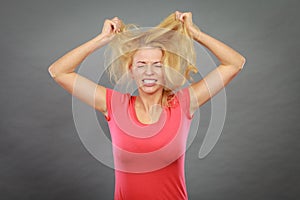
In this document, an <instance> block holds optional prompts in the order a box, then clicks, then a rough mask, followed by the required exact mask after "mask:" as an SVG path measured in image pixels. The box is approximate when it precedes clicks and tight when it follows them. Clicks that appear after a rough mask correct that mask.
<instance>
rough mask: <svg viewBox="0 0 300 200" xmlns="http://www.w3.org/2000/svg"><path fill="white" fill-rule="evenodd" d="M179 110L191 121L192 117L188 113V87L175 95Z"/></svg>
mask: <svg viewBox="0 0 300 200" xmlns="http://www.w3.org/2000/svg"><path fill="white" fill-rule="evenodd" d="M176 96H177V98H178V101H179V103H180V106H181V109H182V110H183V111H184V112H185V114H186V116H187V118H188V119H192V118H193V116H192V115H191V112H190V90H189V87H185V88H183V89H181V90H179V91H178V92H177V93H176Z"/></svg>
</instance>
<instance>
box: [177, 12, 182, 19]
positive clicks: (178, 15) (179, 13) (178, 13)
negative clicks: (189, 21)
mask: <svg viewBox="0 0 300 200" xmlns="http://www.w3.org/2000/svg"><path fill="white" fill-rule="evenodd" d="M181 14H182V13H181V12H179V11H176V12H175V17H176V19H179V18H180V15H181Z"/></svg>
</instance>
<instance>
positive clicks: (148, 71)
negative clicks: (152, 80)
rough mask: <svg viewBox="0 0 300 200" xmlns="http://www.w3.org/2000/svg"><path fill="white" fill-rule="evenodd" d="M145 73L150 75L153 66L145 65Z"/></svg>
mask: <svg viewBox="0 0 300 200" xmlns="http://www.w3.org/2000/svg"><path fill="white" fill-rule="evenodd" d="M145 73H146V74H147V75H152V74H153V68H152V65H147V66H146V72H145Z"/></svg>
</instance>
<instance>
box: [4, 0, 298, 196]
mask: <svg viewBox="0 0 300 200" xmlns="http://www.w3.org/2000/svg"><path fill="white" fill-rule="evenodd" d="M299 6H300V3H299V1H296V0H295V1H291V0H289V1H288V0H282V1H271V0H269V1H267V0H265V1H258V0H255V1H249V0H248V1H245V0H229V1H221V0H219V1H217V0H210V1H208V0H206V1H203V0H201V1H197V0H193V1H182V0H180V1H179V0H152V1H150V0H149V1H138V0H130V1H121V0H119V1H107V2H104V1H79V0H76V1H71V0H59V1H58V0H52V1H46V0H39V1H38V0H36V1H33V0H28V1H15V0H11V1H1V8H0V23H1V33H0V34H1V37H0V41H1V47H0V48H1V68H0V70H1V71H0V72H1V73H0V74H1V79H0V85H1V93H0V94H1V99H0V102H1V104H0V105H1V121H0V123H1V126H0V134H1V135H0V136H1V139H0V159H1V160H0V162H1V163H0V199H1V200H2V199H3V200H14V199H22V200H27V199H28V200H29V199H30V200H35V199H39V200H40V199H43V200H48V199H49V200H50V199H51V200H54V199H55V200H63V199H73V200H77V199H78V200H82V199H85V200H93V199H112V197H113V189H114V174H113V170H112V169H111V168H109V167H106V166H104V165H103V164H101V163H100V162H98V161H97V160H96V159H95V158H94V157H92V156H91V155H90V154H89V152H88V151H87V150H86V149H85V148H84V146H83V145H82V143H81V141H80V139H79V137H78V134H77V132H76V129H75V126H74V121H73V116H72V98H71V95H70V94H68V93H67V92H65V91H64V90H63V89H62V88H60V87H59V86H58V85H57V84H56V83H55V82H54V81H53V80H52V79H51V78H50V76H49V75H48V72H47V68H48V66H49V65H50V64H51V63H52V62H54V61H55V60H56V59H58V58H59V57H60V56H62V55H63V54H64V53H66V52H67V51H69V50H71V49H72V48H74V47H76V46H78V45H79V44H82V43H83V42H86V41H88V40H89V39H91V38H92V37H94V36H96V35H97V34H98V33H99V32H100V30H101V28H102V24H103V21H104V19H105V18H111V17H114V16H119V17H120V18H122V19H123V20H124V21H125V22H126V23H135V24H139V25H140V26H154V25H156V24H157V23H159V22H160V20H162V19H163V18H165V17H166V16H167V15H169V14H170V13H171V12H174V11H175V10H181V11H191V12H193V17H194V22H195V23H196V24H197V25H198V26H199V27H200V28H201V29H202V30H203V31H204V32H206V33H208V34H210V35H212V36H213V37H216V38H217V39H219V40H221V41H223V42H225V43H226V44H229V45H230V46H232V47H233V48H234V49H236V50H238V51H239V52H240V53H241V54H243V55H244V56H245V57H246V59H247V63H246V65H245V66H244V69H243V71H242V72H241V73H240V74H239V75H238V76H237V77H236V78H235V79H234V80H233V81H232V82H231V83H230V84H229V85H228V86H227V88H226V93H227V117H226V121H225V126H224V129H223V132H222V135H221V138H220V140H219V141H218V143H217V145H216V146H215V148H214V149H213V151H212V152H211V153H210V154H209V155H208V156H207V157H206V158H204V159H202V160H200V159H198V151H199V147H200V145H201V142H202V139H203V134H198V135H197V138H196V139H195V140H194V142H193V144H192V146H191V147H190V149H189V150H188V151H187V154H186V180H187V188H188V193H189V197H190V199H204V200H205V199H207V200H208V199H216V200H217V199H218V200H225V199H226V200H227V199H228V200H230V199H231V200H232V199H249V200H250V199H251V200H253V199H257V200H266V199H270V200H271V199H272V200H275V199H299V197H300V192H299V188H300V177H299V176H300V158H299V151H300V148H299V146H300V145H299V140H300V136H299V132H300V125H299V124H300V123H299V122H298V120H299V110H300V109H299V106H300V101H299V96H300V95H299V94H300V93H299V86H300V79H299V73H300V68H299V56H298V53H299V46H300V44H299V38H298V37H299V35H300V31H299V13H298V9H299ZM98 64H99V65H98ZM94 65H95V66H96V67H101V65H100V60H99V61H98V62H96V63H94ZM103 84H108V83H103ZM201 109H202V110H201V112H203V113H202V114H203V115H205V114H206V113H207V114H208V115H209V109H210V103H209V102H208V103H207V104H205V105H204V106H203V107H202V108H201ZM99 119H101V116H100V117H99ZM208 119H209V118H207V119H206V118H205V119H204V120H203V122H202V126H204V127H205V126H207V125H208Z"/></svg>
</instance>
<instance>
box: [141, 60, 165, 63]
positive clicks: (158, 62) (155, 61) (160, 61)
mask: <svg viewBox="0 0 300 200" xmlns="http://www.w3.org/2000/svg"><path fill="white" fill-rule="evenodd" d="M136 63H137V64H138V63H141V64H147V62H146V61H141V60H140V61H137V62H136ZM157 63H160V64H161V63H162V62H161V61H155V62H153V64H157Z"/></svg>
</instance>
